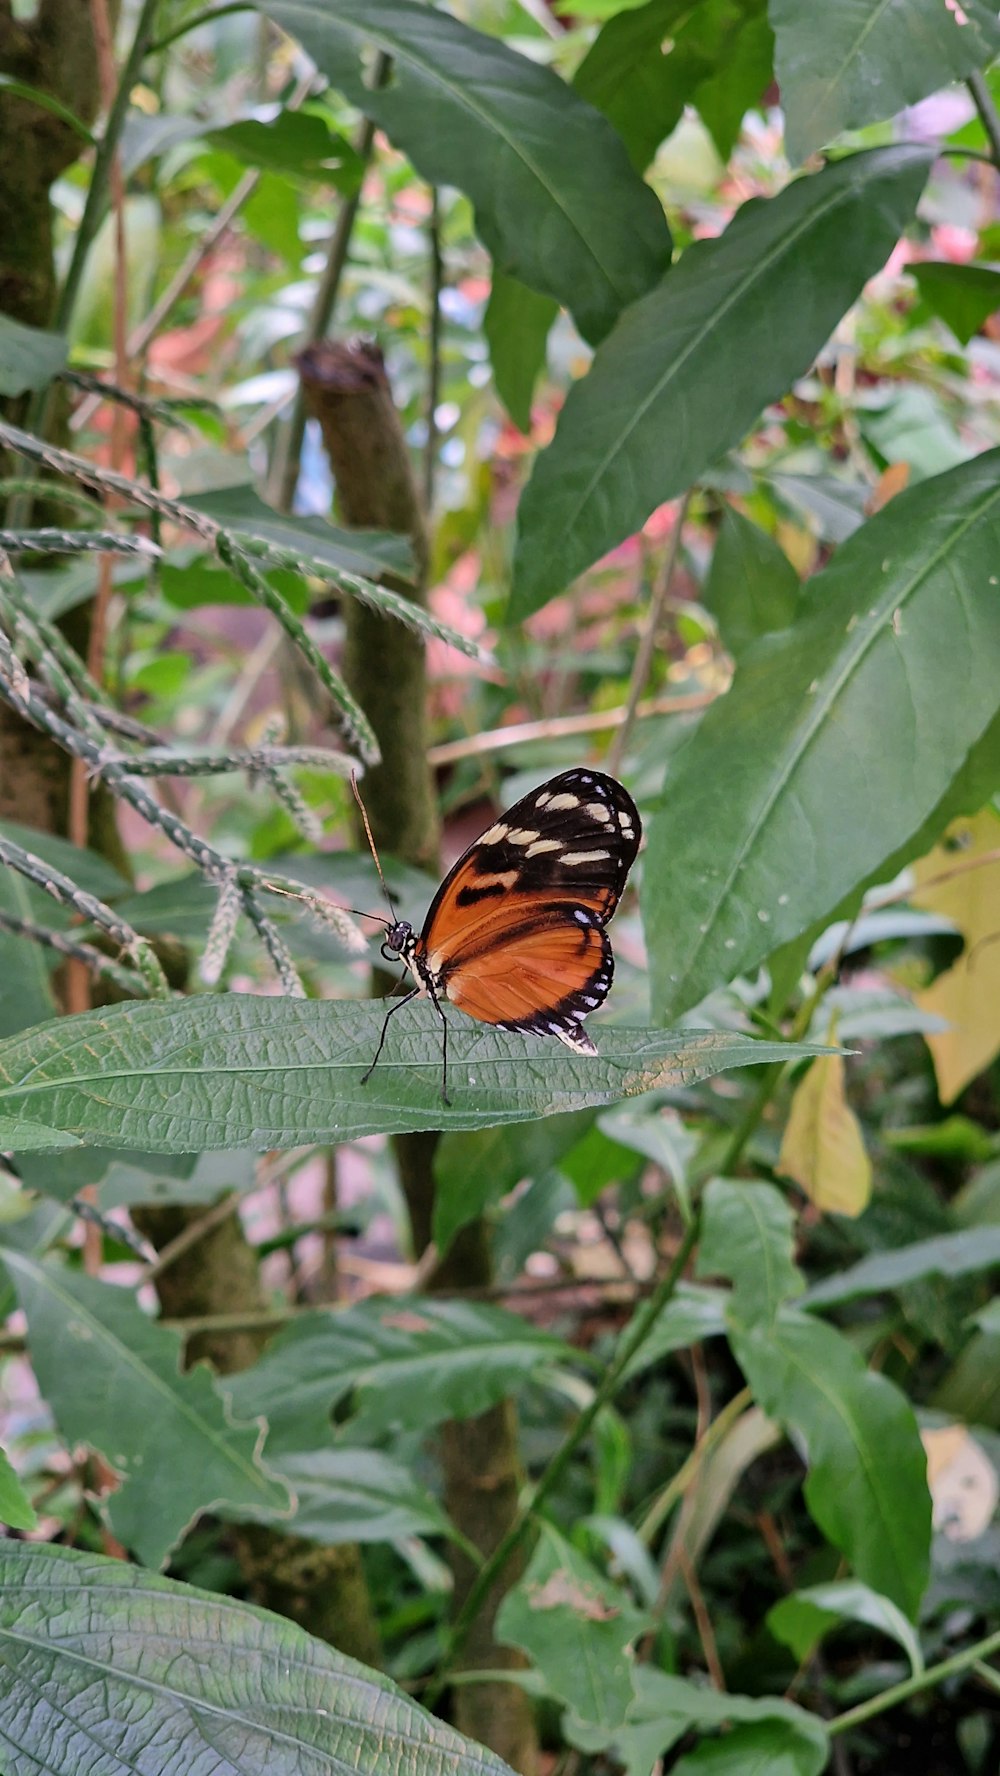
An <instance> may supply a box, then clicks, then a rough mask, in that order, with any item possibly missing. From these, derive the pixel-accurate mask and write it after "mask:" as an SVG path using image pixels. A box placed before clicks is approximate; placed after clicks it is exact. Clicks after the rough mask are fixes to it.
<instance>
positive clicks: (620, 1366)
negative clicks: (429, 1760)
mask: <svg viewBox="0 0 1000 1776" xmlns="http://www.w3.org/2000/svg"><path fill="white" fill-rule="evenodd" d="M698 1227H699V1224H698V1217H697V1216H695V1218H694V1220H693V1221H692V1223H691V1225H690V1227H689V1228H688V1229H687V1231H686V1232H685V1234H684V1238H683V1239H682V1241H681V1243H680V1246H679V1247H678V1249H677V1252H676V1255H675V1257H674V1259H673V1262H672V1263H671V1265H670V1268H669V1270H668V1271H667V1273H666V1275H665V1276H664V1277H663V1278H662V1279H661V1281H660V1282H659V1283H658V1284H657V1286H656V1288H655V1290H654V1291H653V1293H652V1295H650V1297H649V1300H648V1301H647V1302H646V1303H645V1304H644V1306H642V1307H640V1308H639V1309H638V1311H637V1312H636V1315H635V1317H634V1319H633V1321H632V1324H631V1326H630V1328H629V1330H628V1332H627V1333H626V1335H625V1337H624V1338H623V1339H622V1342H621V1344H620V1345H619V1348H618V1354H617V1356H616V1357H615V1359H614V1361H613V1363H612V1364H611V1366H610V1368H609V1369H607V1370H606V1372H605V1376H604V1380H603V1381H602V1383H601V1385H600V1387H599V1388H597V1389H596V1391H595V1393H594V1395H593V1398H592V1399H591V1401H590V1403H589V1405H588V1406H586V1407H585V1408H584V1410H583V1412H581V1414H580V1416H579V1418H578V1419H577V1421H576V1423H575V1424H574V1426H573V1428H572V1430H571V1431H570V1432H569V1434H568V1436H566V1437H565V1438H564V1439H563V1442H562V1443H561V1444H560V1446H559V1448H558V1449H557V1450H556V1453H555V1455H554V1456H553V1457H552V1460H551V1461H550V1462H549V1465H548V1467H547V1468H546V1469H545V1472H544V1473H543V1474H542V1475H541V1478H540V1479H539V1480H538V1482H537V1484H536V1485H535V1486H534V1487H533V1488H532V1490H531V1492H530V1494H529V1496H528V1499H527V1501H526V1502H525V1504H524V1505H523V1506H522V1508H521V1510H520V1511H519V1512H518V1515H517V1517H516V1518H515V1519H514V1522H513V1523H512V1524H511V1526H510V1528H509V1530H508V1531H507V1534H506V1535H505V1536H504V1538H503V1540H502V1541H501V1542H500V1543H498V1545H497V1547H496V1548H495V1549H494V1551H493V1553H492V1554H491V1556H490V1558H489V1560H488V1561H487V1562H486V1564H485V1566H483V1567H482V1568H481V1569H480V1572H479V1574H478V1576H477V1578H476V1580H475V1583H474V1584H473V1586H472V1588H471V1590H470V1591H469V1594H468V1596H467V1598H466V1600H465V1603H464V1604H463V1606H462V1609H461V1610H460V1611H459V1614H458V1615H457V1616H456V1618H455V1622H454V1624H453V1626H452V1629H451V1633H450V1635H449V1636H448V1640H447V1644H446V1648H445V1654H444V1657H443V1659H442V1661H441V1667H440V1670H439V1672H438V1675H437V1677H436V1678H435V1680H434V1681H433V1683H432V1685H431V1687H430V1690H429V1692H428V1694H427V1695H426V1696H425V1697H424V1698H423V1700H424V1704H425V1706H426V1707H428V1708H433V1706H434V1703H435V1701H436V1700H437V1698H438V1697H439V1696H440V1694H441V1691H442V1690H443V1689H444V1687H445V1684H446V1682H447V1681H448V1677H449V1671H450V1667H451V1666H452V1665H453V1664H454V1662H455V1659H456V1658H457V1656H458V1654H459V1653H460V1652H461V1650H462V1647H463V1646H464V1644H465V1641H466V1638H467V1636H468V1633H469V1629H470V1628H471V1627H472V1624H473V1622H474V1621H475V1619H476V1616H477V1615H478V1614H479V1611H480V1609H481V1607H482V1604H483V1601H484V1599H485V1598H486V1597H488V1596H489V1594H490V1591H491V1590H492V1588H493V1586H494V1585H495V1583H496V1581H497V1579H498V1577H499V1576H500V1574H501V1573H502V1572H503V1570H504V1567H505V1566H506V1565H507V1562H508V1560H509V1559H510V1557H511V1555H512V1554H513V1553H514V1552H515V1550H516V1549H517V1548H518V1547H520V1545H521V1542H522V1541H523V1540H524V1537H525V1536H526V1535H527V1533H528V1530H529V1528H530V1526H531V1523H532V1520H533V1518H534V1516H535V1514H536V1513H537V1512H538V1511H539V1510H540V1509H541V1506H542V1505H543V1503H544V1502H545V1500H546V1499H547V1498H548V1497H549V1494H550V1493H551V1492H552V1491H553V1489H554V1488H555V1487H556V1486H557V1485H558V1483H559V1481H560V1480H561V1479H562V1476H563V1474H564V1473H565V1472H566V1469H567V1467H568V1466H569V1464H570V1462H571V1461H572V1459H573V1457H574V1456H575V1454H576V1452H577V1450H578V1449H579V1447H580V1445H581V1443H583V1441H584V1439H585V1438H586V1436H587V1434H588V1432H589V1430H590V1428H591V1426H592V1424H593V1423H594V1420H595V1419H596V1418H597V1416H598V1414H599V1413H600V1412H602V1411H603V1410H604V1408H605V1406H607V1404H608V1402H609V1401H610V1400H611V1399H613V1397H614V1395H615V1393H616V1392H617V1390H618V1387H619V1385H620V1383H621V1381H622V1379H623V1377H624V1375H625V1373H626V1371H627V1370H628V1368H629V1365H630V1364H631V1362H632V1360H633V1358H634V1357H635V1355H636V1353H637V1352H638V1351H639V1350H641V1349H642V1346H643V1345H644V1344H645V1342H646V1340H647V1338H648V1337H649V1335H650V1333H651V1332H652V1330H653V1327H654V1326H655V1325H656V1322H657V1320H658V1319H659V1317H660V1315H661V1313H662V1312H663V1310H664V1308H665V1307H666V1305H667V1303H668V1302H669V1301H670V1300H671V1298H672V1296H673V1294H674V1292H675V1290H676V1288H677V1285H678V1283H679V1282H680V1280H681V1277H682V1275H683V1274H684V1267H685V1265H686V1264H687V1261H688V1259H689V1258H690V1256H691V1253H692V1251H693V1250H694V1247H695V1245H696V1243H697V1239H698Z"/></svg>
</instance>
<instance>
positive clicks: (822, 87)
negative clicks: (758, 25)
mask: <svg viewBox="0 0 1000 1776" xmlns="http://www.w3.org/2000/svg"><path fill="white" fill-rule="evenodd" d="M958 10H959V9H958V8H955V9H952V8H950V7H948V6H947V5H946V4H945V3H944V0H906V4H905V5H903V6H899V5H894V4H889V3H888V0H837V3H836V5H834V6H819V7H816V6H808V5H803V3H802V0H770V17H771V26H772V29H773V31H774V66H775V73H776V75H777V78H778V84H779V86H780V87H781V102H782V105H783V107H784V112H785V139H786V141H787V144H788V154H789V158H790V160H792V162H793V163H796V162H799V161H802V160H805V158H806V156H807V155H809V154H811V153H812V152H813V150H814V149H816V148H822V147H823V144H824V143H825V142H830V141H832V139H833V137H834V136H838V135H839V134H840V132H841V131H842V130H845V129H856V128H858V127H859V126H860V125H862V124H866V123H877V122H878V121H879V120H880V119H881V118H883V117H891V116H893V114H894V113H895V112H896V111H901V110H902V109H903V107H904V105H912V104H914V103H915V101H916V100H917V99H923V98H926V97H927V95H928V93H934V92H937V91H938V90H939V89H940V88H941V87H942V86H946V85H947V84H948V82H949V81H950V80H962V79H964V78H965V76H966V75H967V74H969V73H971V72H972V70H973V68H982V67H985V66H986V64H987V62H991V61H992V60H993V57H994V56H995V55H996V54H997V52H998V51H1000V22H998V20H997V11H996V7H995V6H993V5H992V4H991V0H962V6H961V9H960V10H961V14H962V23H961V24H959V22H958V18H957V17H956V12H957V11H958Z"/></svg>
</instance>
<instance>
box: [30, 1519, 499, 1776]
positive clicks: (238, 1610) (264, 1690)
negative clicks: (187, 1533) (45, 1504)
mask: <svg viewBox="0 0 1000 1776" xmlns="http://www.w3.org/2000/svg"><path fill="white" fill-rule="evenodd" d="M56 1623H58V1635H56V1634H55V1633H54V1632H53V1626H54V1624H56ZM0 1739H2V1743H3V1746H4V1754H3V1760H4V1770H5V1776H41V1773H42V1772H43V1771H44V1772H45V1776H98V1773H100V1776H126V1773H127V1772H132V1771H136V1772H138V1771H150V1772H152V1771H154V1770H156V1771H164V1770H173V1771H178V1772H179V1771H182V1770H183V1771H186V1772H190V1773H191V1776H195V1772H197V1773H198V1776H209V1772H210V1773H211V1776H261V1772H262V1771H266V1772H267V1776H346V1772H348V1771H349V1772H350V1773H351V1776H385V1773H386V1772H387V1771H392V1772H393V1776H511V1773H510V1771H509V1769H508V1767H507V1765H506V1764H504V1763H502V1762H501V1761H500V1759H499V1758H497V1757H494V1756H493V1753H492V1752H489V1751H486V1750H484V1748H483V1747H482V1746H481V1745H474V1744H472V1742H471V1741H470V1740H467V1739H464V1738H463V1737H462V1735H461V1734H460V1733H456V1732H455V1731H454V1730H453V1728H451V1727H447V1726H445V1725H444V1723H443V1722H442V1721H439V1720H435V1719H434V1718H433V1717H432V1716H431V1715H429V1714H426V1713H425V1712H424V1710H423V1709H422V1708H419V1707H418V1706H417V1704H416V1703H415V1702H412V1701H411V1700H410V1698H409V1697H408V1696H406V1695H404V1694H403V1692H402V1691H401V1690H398V1689H397V1688H396V1686H395V1684H393V1683H392V1682H391V1681H390V1679H389V1678H387V1677H383V1676H382V1674H381V1673H380V1672H377V1671H369V1670H367V1669H366V1668H365V1667H364V1666H362V1665H358V1664H357V1663H356V1662H355V1661H354V1660H353V1659H346V1658H344V1657H343V1656H342V1655H341V1654H340V1653H336V1652H334V1650H333V1648H332V1647H329V1646H327V1645H325V1643H324V1642H322V1641H318V1640H313V1639H312V1638H311V1636H309V1635H308V1634H305V1633H304V1632H303V1631H302V1629H301V1628H298V1627H296V1626H295V1624H294V1623H292V1622H288V1621H285V1620H284V1619H283V1618H281V1617H279V1616H272V1615H268V1614H266V1613H265V1612H264V1611H263V1610H256V1609H251V1608H250V1607H249V1606H248V1605H246V1604H243V1603H235V1602H233V1601H232V1600H231V1599H230V1598H225V1597H217V1596H214V1595H212V1594H210V1593H209V1592H205V1591H196V1590H194V1589H193V1588H192V1587H190V1586H187V1585H179V1584H176V1583H174V1582H172V1581H170V1580H168V1579H160V1578H154V1577H153V1576H152V1575H151V1574H149V1573H144V1572H141V1571H139V1570H138V1569H137V1568H135V1567H130V1566H126V1565H124V1564H123V1562H122V1561H120V1560H103V1559H100V1558H99V1557H98V1556H96V1555H84V1554H77V1553H75V1552H72V1551H70V1550H69V1549H67V1548H52V1547H29V1546H27V1545H25V1544H18V1543H14V1542H6V1543H2V1544H0Z"/></svg>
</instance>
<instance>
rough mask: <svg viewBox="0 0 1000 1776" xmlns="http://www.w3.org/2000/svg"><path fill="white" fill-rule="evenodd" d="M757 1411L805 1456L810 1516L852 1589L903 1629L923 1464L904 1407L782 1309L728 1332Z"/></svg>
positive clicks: (917, 1578) (926, 1533)
mask: <svg viewBox="0 0 1000 1776" xmlns="http://www.w3.org/2000/svg"><path fill="white" fill-rule="evenodd" d="M730 1344H731V1346H732V1351H733V1355H734V1356H735V1358H736V1361H737V1362H738V1363H739V1366H740V1368H741V1369H742V1370H743V1373H744V1375H745V1376H746V1378H747V1381H748V1383H749V1385H750V1387H751V1389H752V1391H753V1395H754V1398H755V1400H756V1401H757V1403H758V1405H759V1406H761V1407H762V1408H763V1410H764V1411H765V1412H766V1413H767V1415H768V1417H769V1418H773V1419H775V1420H776V1421H777V1422H778V1423H779V1424H781V1425H784V1427H785V1429H786V1430H787V1431H788V1432H790V1433H791V1434H792V1436H793V1437H794V1439H795V1441H796V1443H797V1444H798V1445H799V1447H800V1448H802V1449H803V1450H804V1451H805V1459H806V1464H807V1467H808V1473H807V1475H806V1481H805V1499H806V1504H807V1505H808V1507H809V1511H810V1515H811V1516H812V1517H813V1518H814V1519H815V1521H816V1523H817V1524H818V1525H819V1527H820V1529H821V1530H822V1531H823V1534H824V1535H825V1536H826V1537H827V1539H828V1540H829V1541H831V1542H832V1543H833V1545H834V1547H835V1548H839V1549H840V1551H841V1553H842V1554H844V1555H845V1556H846V1558H847V1559H848V1560H849V1561H850V1563H851V1565H852V1567H853V1568H854V1571H855V1572H856V1574H857V1576H858V1578H859V1579H861V1580H863V1582H864V1583H865V1584H866V1585H870V1586H871V1587H872V1589H873V1590H874V1591H880V1592H882V1593H883V1594H884V1595H885V1596H886V1597H888V1598H890V1599H891V1600H892V1602H893V1603H896V1604H898V1605H899V1608H900V1609H901V1610H903V1611H904V1613H905V1614H906V1615H907V1616H909V1617H910V1618H911V1619H912V1618H913V1617H914V1616H915V1614H916V1610H917V1606H918V1604H919V1602H920V1599H921V1596H922V1595H923V1591H924V1587H925V1585H926V1583H927V1574H928V1559H929V1549H930V1532H931V1501H930V1494H929V1492H928V1490H927V1457H926V1455H925V1454H924V1450H923V1445H922V1444H921V1441H920V1433H919V1431H918V1429H917V1422H916V1419H915V1417H914V1415H913V1409H912V1407H911V1406H910V1404H909V1402H908V1401H907V1400H906V1399H905V1398H904V1396H903V1395H902V1394H901V1393H900V1392H899V1390H898V1389H897V1388H896V1387H894V1386H893V1384H892V1382H890V1381H888V1380H887V1378H886V1377H885V1376H884V1375H874V1374H872V1373H871V1372H870V1371H869V1370H868V1369H866V1368H865V1365H864V1363H863V1361H862V1359H861V1357H860V1356H859V1355H858V1353H857V1351H856V1350H855V1349H854V1347H853V1345H851V1344H849V1343H848V1341H847V1339H846V1338H844V1337H842V1336H841V1334H840V1333H839V1332H835V1331H834V1329H833V1327H832V1326H826V1325H824V1324H823V1323H822V1321H820V1320H814V1319H813V1318H812V1317H811V1316H810V1315H809V1314H805V1313H800V1312H798V1311H797V1310H796V1309H795V1308H789V1307H786V1308H782V1309H781V1311H780V1312H779V1314H778V1316H777V1318H776V1320H775V1321H774V1323H773V1325H771V1326H769V1327H768V1326H764V1325H743V1324H739V1323H737V1322H736V1321H735V1320H734V1322H733V1324H732V1326H731V1330H730Z"/></svg>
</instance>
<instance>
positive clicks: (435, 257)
mask: <svg viewBox="0 0 1000 1776" xmlns="http://www.w3.org/2000/svg"><path fill="white" fill-rule="evenodd" d="M427 240H428V245H429V247H430V262H431V279H430V292H429V297H430V326H429V328H428V331H427V351H428V359H429V361H428V366H427V442H426V443H425V445H424V514H425V516H426V517H427V518H428V519H429V518H430V516H431V513H432V511H433V509H434V477H435V474H436V472H437V452H438V425H437V410H438V403H439V401H440V399H441V291H442V289H443V287H444V257H443V255H442V252H441V200H440V197H439V195H438V188H437V186H436V185H432V186H431V213H430V219H429V222H428V225H427Z"/></svg>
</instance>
